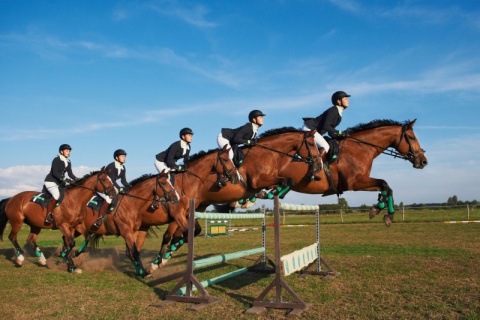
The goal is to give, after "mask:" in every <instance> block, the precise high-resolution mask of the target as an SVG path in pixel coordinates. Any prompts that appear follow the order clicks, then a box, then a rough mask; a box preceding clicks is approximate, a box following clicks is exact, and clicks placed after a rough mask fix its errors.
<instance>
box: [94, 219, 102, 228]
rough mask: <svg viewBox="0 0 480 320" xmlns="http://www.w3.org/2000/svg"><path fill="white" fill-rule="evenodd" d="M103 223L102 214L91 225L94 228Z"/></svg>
mask: <svg viewBox="0 0 480 320" xmlns="http://www.w3.org/2000/svg"><path fill="white" fill-rule="evenodd" d="M102 224H103V216H101V217H98V218H97V220H95V222H94V223H93V226H94V227H96V228H100V227H101V226H102Z"/></svg>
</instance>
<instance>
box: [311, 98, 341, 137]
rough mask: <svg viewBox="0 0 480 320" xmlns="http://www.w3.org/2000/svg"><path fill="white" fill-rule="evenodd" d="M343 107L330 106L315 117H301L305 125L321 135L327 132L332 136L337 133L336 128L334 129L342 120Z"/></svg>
mask: <svg viewBox="0 0 480 320" xmlns="http://www.w3.org/2000/svg"><path fill="white" fill-rule="evenodd" d="M342 112H343V109H342V108H341V107H339V106H332V107H330V108H328V109H327V110H325V111H324V112H323V113H322V114H321V115H319V116H318V117H316V118H303V121H305V125H306V126H307V127H309V128H310V129H317V132H318V133H320V134H321V135H324V134H325V133H328V135H329V136H330V137H332V138H335V137H336V136H337V135H338V133H339V132H338V130H337V129H335V128H336V127H337V126H338V125H339V124H340V122H341V121H342Z"/></svg>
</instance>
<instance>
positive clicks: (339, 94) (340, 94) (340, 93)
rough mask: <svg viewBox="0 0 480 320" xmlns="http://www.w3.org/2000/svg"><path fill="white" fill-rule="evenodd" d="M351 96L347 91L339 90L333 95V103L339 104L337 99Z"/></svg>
mask: <svg viewBox="0 0 480 320" xmlns="http://www.w3.org/2000/svg"><path fill="white" fill-rule="evenodd" d="M345 97H350V95H349V94H347V93H346V92H345V91H337V92H335V93H334V94H333V95H332V103H333V105H334V106H335V105H336V104H337V100H341V99H342V98H345Z"/></svg>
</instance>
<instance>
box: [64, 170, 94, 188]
mask: <svg viewBox="0 0 480 320" xmlns="http://www.w3.org/2000/svg"><path fill="white" fill-rule="evenodd" d="M99 172H100V170H97V171H92V172H90V173H87V174H86V175H84V176H83V177H81V178H80V180H77V181H75V182H73V183H71V184H69V185H67V189H70V188H71V187H74V186H79V185H81V184H82V183H84V182H85V181H86V180H87V179H88V178H90V177H91V176H93V175H95V174H97V173H99Z"/></svg>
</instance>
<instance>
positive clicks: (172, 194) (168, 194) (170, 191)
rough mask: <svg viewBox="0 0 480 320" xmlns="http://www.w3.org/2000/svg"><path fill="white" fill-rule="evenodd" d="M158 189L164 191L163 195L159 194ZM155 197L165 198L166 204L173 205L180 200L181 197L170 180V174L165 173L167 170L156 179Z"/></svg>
mask: <svg viewBox="0 0 480 320" xmlns="http://www.w3.org/2000/svg"><path fill="white" fill-rule="evenodd" d="M158 189H160V190H162V192H163V195H161V194H158ZM154 195H155V196H156V197H155V198H157V197H159V198H163V199H165V202H171V203H173V204H176V203H178V201H179V200H180V196H179V195H178V193H177V190H175V188H174V187H173V185H172V183H171V182H170V179H169V178H168V172H165V170H163V171H162V172H161V173H160V174H158V175H157V177H156V184H155V191H154Z"/></svg>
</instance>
